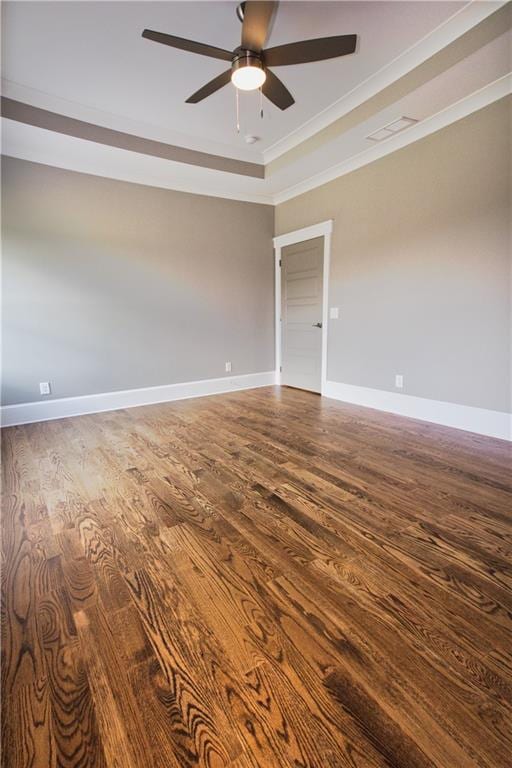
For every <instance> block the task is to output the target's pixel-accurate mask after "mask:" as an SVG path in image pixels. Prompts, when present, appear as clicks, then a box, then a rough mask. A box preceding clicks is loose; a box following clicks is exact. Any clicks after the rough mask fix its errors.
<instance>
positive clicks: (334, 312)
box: [329, 307, 340, 320]
mask: <svg viewBox="0 0 512 768" xmlns="http://www.w3.org/2000/svg"><path fill="white" fill-rule="evenodd" d="M339 316H340V310H339V308H338V307H331V308H330V310H329V317H330V318H331V320H337V319H338V318H339Z"/></svg>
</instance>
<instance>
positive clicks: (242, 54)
mask: <svg viewBox="0 0 512 768" xmlns="http://www.w3.org/2000/svg"><path fill="white" fill-rule="evenodd" d="M242 67H256V68H257V69H264V67H263V60H262V57H261V55H260V54H259V53H254V52H253V51H246V50H245V49H244V48H237V49H236V51H235V53H234V56H233V61H232V64H231V69H232V70H233V72H236V70H237V69H242Z"/></svg>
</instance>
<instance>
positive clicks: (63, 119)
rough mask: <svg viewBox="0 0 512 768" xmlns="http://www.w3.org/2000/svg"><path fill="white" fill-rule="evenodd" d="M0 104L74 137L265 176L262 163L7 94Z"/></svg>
mask: <svg viewBox="0 0 512 768" xmlns="http://www.w3.org/2000/svg"><path fill="white" fill-rule="evenodd" d="M1 105H2V116H3V117H6V118H7V119H9V120H16V121H17V122H20V123H25V124H26V125H33V126H35V127H37V128H44V129H46V130H49V131H55V132H56V133H62V134H64V135H66V136H74V137H75V138H77V139H86V140H87V141H94V142H97V143H98V144H105V145H107V146H110V147H119V148H120V149H127V150H130V151H132V152H139V153H141V154H144V155H151V156H153V157H160V158H162V159H164V160H174V161H175V162H178V163H187V164H190V165H199V166H201V167H203V168H212V169H214V170H217V171H227V172H228V173H237V174H241V175H243V176H254V177H255V178H258V179H262V178H263V177H264V175H265V168H264V166H263V165H261V164H260V163H250V162H247V161H245V160H235V159H234V158H230V157H224V156H222V155H212V154H209V153H206V152H199V151H197V150H195V149H187V148H185V147H178V146H175V145H173V144H167V143H165V142H162V141H155V140H154V139H148V138H145V137H143V136H134V135H133V134H131V133H125V132H123V131H116V130H113V129H112V128H106V127H105V126H101V125H94V124H93V123H87V122H84V121H83V120H77V119H76V118H73V117H68V116H66V115H59V114H57V113H56V112H50V111H49V110H47V109H41V108H39V107H35V106H33V105H32V104H24V103H23V102H21V101H15V100H14V99H9V98H7V97H6V96H2V100H1Z"/></svg>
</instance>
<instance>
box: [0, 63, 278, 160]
mask: <svg viewBox="0 0 512 768" xmlns="http://www.w3.org/2000/svg"><path fill="white" fill-rule="evenodd" d="M1 93H2V96H3V97H4V98H8V99H11V100H13V101H19V102H21V103H22V104H26V105H27V106H31V107H33V108H35V109H40V110H45V111H47V112H55V113H56V114H58V115H61V117H62V118H67V119H69V120H77V121H81V122H83V123H90V124H92V125H94V126H96V127H97V128H98V129H102V130H110V131H113V132H115V131H119V132H120V133H126V134H131V135H133V136H137V137H140V138H141V139H147V140H148V141H156V142H161V143H162V144H169V145H173V146H177V147H179V148H181V149H182V150H184V151H190V152H198V153H203V152H204V153H206V154H211V155H217V156H219V157H223V158H226V159H228V160H233V161H237V160H238V161H240V162H247V163H257V164H262V163H263V153H262V152H261V150H260V149H259V148H258V147H254V146H252V147H249V146H248V145H247V144H243V145H242V144H236V143H233V142H231V143H224V142H221V141H217V140H215V139H210V138H208V137H206V136H194V135H192V134H187V133H182V132H181V131H177V130H173V129H171V128H169V127H168V126H161V125H154V124H152V123H147V122H144V121H141V120H137V119H134V118H130V117H128V116H126V115H119V114H116V113H114V112H106V111H104V110H102V109H99V108H98V107H92V106H88V105H87V104H83V103H81V102H79V101H73V100H70V99H67V98H64V97H62V96H57V95H56V94H53V93H49V92H47V91H41V90H39V89H37V88H32V87H31V86H28V85H24V84H23V83H18V82H16V81H14V80H9V79H8V78H5V77H2V78H1Z"/></svg>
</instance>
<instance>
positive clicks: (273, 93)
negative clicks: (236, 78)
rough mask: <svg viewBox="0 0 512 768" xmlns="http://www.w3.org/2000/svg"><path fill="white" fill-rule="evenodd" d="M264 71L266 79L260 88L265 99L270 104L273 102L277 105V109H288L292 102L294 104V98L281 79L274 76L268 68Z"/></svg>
mask: <svg viewBox="0 0 512 768" xmlns="http://www.w3.org/2000/svg"><path fill="white" fill-rule="evenodd" d="M265 71H266V73H267V79H266V80H265V82H264V83H263V86H262V88H261V90H262V91H263V94H264V95H265V96H266V97H267V99H269V100H270V101H271V102H272V104H275V105H276V107H279V109H288V107H291V105H292V104H295V99H294V98H293V96H292V95H291V93H290V91H289V90H288V88H287V87H286V86H285V85H284V84H283V83H282V82H281V80H280V79H279V78H278V77H276V76H275V75H274V73H273V72H271V71H270V69H266V70H265Z"/></svg>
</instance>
